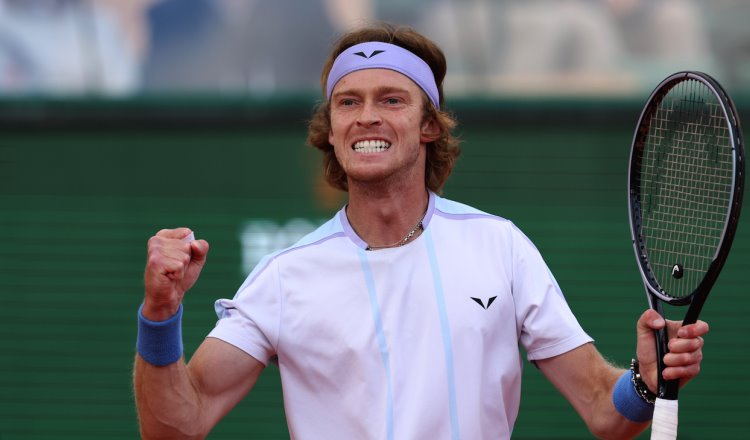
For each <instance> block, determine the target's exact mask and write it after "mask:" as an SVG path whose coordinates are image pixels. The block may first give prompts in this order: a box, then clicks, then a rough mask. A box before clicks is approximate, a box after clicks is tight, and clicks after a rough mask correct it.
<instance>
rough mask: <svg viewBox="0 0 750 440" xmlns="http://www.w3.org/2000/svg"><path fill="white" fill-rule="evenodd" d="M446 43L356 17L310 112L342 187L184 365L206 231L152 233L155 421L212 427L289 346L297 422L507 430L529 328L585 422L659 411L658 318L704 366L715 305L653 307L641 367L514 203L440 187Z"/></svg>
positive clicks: (677, 354)
mask: <svg viewBox="0 0 750 440" xmlns="http://www.w3.org/2000/svg"><path fill="white" fill-rule="evenodd" d="M445 72H446V61H445V58H444V55H443V53H442V51H441V50H440V49H439V48H438V47H437V46H436V45H435V44H434V43H433V42H431V41H430V40H428V39H426V38H425V37H424V36H422V35H420V34H419V33H416V32H415V31H413V30H411V29H408V28H400V27H394V26H391V25H388V24H378V25H375V26H373V27H368V28H364V29H360V30H356V31H354V32H351V33H349V34H346V35H344V36H343V37H342V38H341V39H340V40H339V41H338V42H337V43H336V44H335V46H334V47H333V48H332V51H331V54H330V56H329V59H328V61H327V62H326V64H325V67H324V70H323V75H322V86H323V91H324V96H325V102H323V103H322V104H321V105H320V106H319V107H318V108H317V109H316V112H315V114H314V116H313V118H312V122H311V124H310V127H309V139H308V140H309V143H310V144H311V145H313V146H315V147H317V148H319V149H320V150H322V151H323V154H324V167H325V172H326V176H327V179H328V181H329V182H330V183H331V184H332V185H333V186H335V187H336V188H339V189H342V190H345V191H348V196H349V197H348V203H347V204H346V206H344V207H343V208H342V209H341V210H340V211H339V212H338V213H337V214H336V215H335V216H334V217H333V218H331V219H330V221H328V222H327V223H325V224H324V225H323V226H321V227H320V228H319V229H318V230H316V231H314V232H313V233H311V234H310V235H308V236H307V237H305V238H303V239H302V240H301V241H299V242H298V243H297V244H295V245H294V246H292V247H290V248H288V249H284V250H282V251H279V252H276V253H274V254H272V255H269V256H267V257H266V258H265V259H263V260H262V261H261V262H260V263H259V264H258V266H257V267H256V268H255V269H254V270H253V271H252V273H251V274H250V275H249V276H248V278H247V280H246V281H245V282H244V284H242V286H241V287H240V288H239V290H238V291H237V292H236V294H235V296H234V297H233V298H231V299H220V300H218V301H217V302H216V306H215V308H216V312H217V314H218V321H217V324H216V326H215V328H214V329H213V330H211V331H210V333H209V334H208V337H207V338H206V339H205V341H204V342H203V343H202V344H201V346H200V347H199V348H198V350H197V351H196V352H195V354H194V355H193V356H192V359H191V360H190V363H189V364H186V363H185V361H184V358H183V353H182V340H181V336H180V329H181V324H180V322H181V321H180V320H181V316H182V313H183V309H182V305H181V302H182V298H183V296H184V295H185V292H187V291H188V290H189V289H190V287H191V286H192V285H193V284H194V283H195V281H196V280H197V278H198V276H199V273H200V271H201V268H202V267H203V264H204V263H205V261H206V256H207V253H208V248H209V245H208V243H207V242H206V241H204V240H192V239H191V237H190V236H191V234H192V231H191V230H190V229H187V228H178V229H174V230H162V231H160V232H158V233H157V234H156V235H155V236H154V237H152V238H151V239H150V240H149V252H148V261H147V264H146V270H145V288H146V294H145V300H144V302H143V305H142V306H141V309H140V311H139V314H138V322H139V324H138V327H139V334H138V341H137V352H138V354H137V355H136V361H135V393H136V403H137V409H138V415H139V422H140V428H141V433H142V436H143V437H144V438H147V439H151V438H170V439H176V438H203V437H205V436H206V435H207V434H208V433H209V431H210V430H211V429H212V427H214V426H215V425H216V424H217V423H218V422H219V421H220V420H221V418H222V417H223V416H224V415H226V414H227V413H228V412H229V411H230V410H231V409H232V408H233V407H234V406H235V405H236V404H237V403H238V402H239V401H240V400H241V399H242V398H243V397H244V396H245V395H246V394H247V393H248V392H250V390H251V389H252V388H253V385H254V384H255V382H256V380H257V379H258V377H259V375H260V374H261V372H262V371H263V369H264V368H265V367H266V366H267V365H268V364H269V363H275V364H277V365H278V368H279V371H280V375H281V380H282V389H283V397H284V405H285V410H286V416H287V423H288V427H289V432H290V435H291V436H292V437H293V438H300V439H316V440H319V439H459V438H463V439H485V438H486V439H507V438H510V436H511V434H512V431H513V424H514V422H515V420H516V416H517V414H518V410H519V402H520V398H521V369H522V365H523V363H524V359H522V355H521V354H520V352H519V343H520V344H521V345H522V346H523V348H524V349H525V352H526V357H527V359H528V360H529V361H531V362H533V363H534V364H535V365H536V366H537V367H538V368H539V369H540V370H541V371H542V372H543V373H544V375H545V376H546V377H547V378H548V379H549V380H550V381H551V382H552V383H553V384H554V385H555V386H556V387H557V389H558V390H559V391H560V392H561V393H562V394H563V395H564V396H565V397H566V398H567V399H568V400H569V401H570V403H571V404H572V405H573V407H574V408H575V409H576V411H577V412H578V413H579V414H580V416H581V417H582V419H583V420H584V422H585V423H586V425H587V426H588V427H589V429H590V430H591V432H592V433H593V434H594V435H596V436H598V437H602V438H628V437H632V436H634V435H636V434H637V433H639V432H641V431H642V430H644V429H645V428H646V427H647V426H648V425H649V421H650V418H651V413H652V411H653V404H652V403H651V402H652V401H653V400H652V399H653V391H654V390H655V388H656V381H657V380H656V359H655V356H656V355H655V350H654V340H653V334H652V330H653V329H657V328H661V327H663V326H665V325H668V326H669V328H670V331H671V334H672V340H671V342H670V349H671V353H670V354H668V355H667V356H666V357H665V359H664V361H665V362H666V364H667V365H668V366H669V368H667V369H666V370H665V371H664V376H665V377H667V378H669V379H671V378H679V379H680V380H681V381H682V382H683V383H684V382H687V381H688V380H690V379H691V378H693V377H694V376H695V375H696V374H697V373H698V371H699V368H700V361H701V356H702V352H701V348H702V346H703V340H702V338H701V336H703V335H704V334H705V333H706V332H707V331H708V326H707V324H706V323H704V322H698V323H696V324H694V325H690V326H685V327H681V328H680V326H679V323H677V322H665V321H664V320H663V319H661V318H660V317H659V316H658V314H656V313H655V312H653V311H646V312H645V313H643V315H641V317H640V319H638V321H637V323H636V336H637V346H636V349H635V353H634V357H635V358H636V359H637V361H636V362H633V365H632V366H631V368H630V369H622V368H618V367H615V366H613V365H611V364H609V363H608V362H607V361H605V360H604V359H603V357H602V356H601V355H600V354H599V352H598V351H597V349H596V348H595V346H594V345H593V343H592V339H591V338H590V337H589V336H588V335H587V334H586V333H585V331H584V330H583V329H582V328H581V326H580V325H579V324H578V322H577V320H576V318H575V317H574V315H573V313H572V312H571V310H570V308H569V307H568V305H567V304H566V301H565V298H564V297H563V294H562V292H561V291H560V288H559V286H558V284H557V283H556V282H555V279H554V278H553V276H552V274H551V273H550V271H549V269H548V268H547V266H546V264H545V262H544V261H543V259H542V257H541V256H540V254H539V252H538V251H537V249H536V248H535V247H534V245H533V244H532V243H531V242H530V241H529V239H528V238H527V237H526V236H525V235H524V234H523V233H522V232H521V231H520V230H519V229H518V228H516V227H515V226H514V225H513V223H511V222H510V221H508V220H506V219H504V218H501V217H498V216H496V215H491V214H488V213H484V212H481V211H479V210H477V209H474V208H472V207H470V206H467V205H464V204H461V203H458V202H455V201H451V200H448V199H445V198H442V197H441V196H440V193H441V188H442V187H443V184H444V183H445V181H446V179H447V178H448V176H449V174H450V172H451V169H452V167H453V164H454V162H455V160H456V158H457V156H458V154H459V146H458V141H457V140H456V138H454V137H453V135H452V134H451V131H452V129H453V128H454V126H455V121H454V120H453V119H452V118H451V117H450V116H449V115H448V114H447V113H445V112H444V111H443V108H442V106H443V94H442V81H443V78H444V76H445Z"/></svg>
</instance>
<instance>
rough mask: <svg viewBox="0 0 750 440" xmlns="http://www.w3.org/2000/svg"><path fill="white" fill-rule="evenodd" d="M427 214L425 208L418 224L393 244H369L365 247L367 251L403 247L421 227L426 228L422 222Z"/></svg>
mask: <svg viewBox="0 0 750 440" xmlns="http://www.w3.org/2000/svg"><path fill="white" fill-rule="evenodd" d="M426 215H427V211H426V210H425V212H424V214H422V218H420V219H419V221H418V222H417V224H416V225H414V227H413V228H411V230H410V231H409V232H408V233H407V234H406V236H405V237H404V238H402V239H401V240H399V241H397V242H395V243H393V244H389V245H385V246H370V245H369V244H368V245H367V248H365V250H366V251H375V250H378V249H388V248H393V247H401V246H403V245H405V244H406V243H407V242H408V241H409V240H410V239H411V238H412V237H414V234H416V233H417V231H419V230H420V229H421V230H424V226H423V225H422V222H423V221H424V218H425V216H426Z"/></svg>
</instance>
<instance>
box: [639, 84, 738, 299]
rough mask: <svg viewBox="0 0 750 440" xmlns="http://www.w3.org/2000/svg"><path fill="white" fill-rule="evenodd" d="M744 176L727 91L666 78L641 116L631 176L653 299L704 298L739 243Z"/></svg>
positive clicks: (643, 271)
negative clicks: (737, 233)
mask: <svg viewBox="0 0 750 440" xmlns="http://www.w3.org/2000/svg"><path fill="white" fill-rule="evenodd" d="M744 174H745V171H744V147H743V142H742V134H741V129H740V123H739V118H738V116H737V111H736V108H735V106H734V103H733V102H732V100H731V99H730V97H729V95H728V94H727V93H726V91H725V90H724V89H723V88H722V87H721V85H720V84H719V83H718V82H717V81H716V80H715V79H713V78H712V77H710V76H709V75H707V74H705V73H701V72H692V71H684V72H678V73H675V74H672V75H670V76H669V77H667V78H666V79H664V80H663V81H662V82H661V83H660V84H659V85H658V86H657V87H656V88H655V89H654V91H653V92H652V93H651V95H650V96H649V98H648V100H647V101H646V104H645V106H644V109H643V111H642V112H641V115H640V118H639V120H638V124H637V126H636V130H635V134H634V137H633V143H632V148H631V154H630V164H629V173H628V209H629V216H630V226H631V228H630V229H631V238H632V241H633V249H634V251H635V256H636V260H637V262H638V267H639V269H640V272H641V277H642V278H643V281H644V285H645V286H646V288H647V290H648V291H649V293H650V294H651V295H653V296H654V297H656V298H658V299H660V300H662V301H664V302H666V303H668V304H671V305H685V304H689V303H691V302H692V301H693V299H694V297H695V296H696V295H700V296H702V300H705V296H707V295H708V291H709V290H710V289H711V287H712V285H713V283H714V281H715V280H716V278H717V277H718V274H719V272H720V271H721V268H722V266H723V264H724V261H725V260H726V257H727V255H728V253H729V249H730V247H731V243H732V240H733V238H734V234H735V231H736V228H737V222H738V219H739V214H740V208H741V206H742V195H743V188H744ZM650 300H651V298H650ZM701 305H702V303H701ZM652 306H653V304H652ZM695 313H697V311H696V312H695Z"/></svg>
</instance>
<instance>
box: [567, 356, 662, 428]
mask: <svg viewBox="0 0 750 440" xmlns="http://www.w3.org/2000/svg"><path fill="white" fill-rule="evenodd" d="M623 374H630V372H629V371H628V370H623V369H620V368H615V367H612V366H608V367H605V371H603V372H602V375H603V377H602V379H601V380H602V382H601V383H602V384H603V388H602V389H601V390H602V391H601V392H599V393H598V394H597V396H596V400H595V401H594V402H593V403H592V404H591V405H590V406H589V408H588V410H583V409H580V410H578V412H579V413H580V414H581V416H582V417H583V418H584V420H585V421H586V425H587V426H588V428H589V430H590V431H591V432H592V434H594V435H595V436H596V437H597V438H600V439H630V438H634V437H636V436H637V435H638V434H640V433H641V432H643V431H644V430H645V429H646V428H648V426H649V424H650V421H645V422H633V421H631V420H628V419H627V418H626V417H624V416H623V415H622V414H621V413H620V412H619V411H618V410H617V408H616V407H615V404H614V398H613V393H615V384H616V383H617V381H618V380H619V379H620V378H621V377H622V376H623ZM627 386H631V384H630V383H628V384H627ZM577 409H578V408H577Z"/></svg>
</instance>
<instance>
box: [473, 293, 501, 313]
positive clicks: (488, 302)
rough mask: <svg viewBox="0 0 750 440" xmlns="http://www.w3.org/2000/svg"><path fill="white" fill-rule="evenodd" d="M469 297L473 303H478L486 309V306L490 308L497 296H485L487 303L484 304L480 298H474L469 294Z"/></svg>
mask: <svg viewBox="0 0 750 440" xmlns="http://www.w3.org/2000/svg"><path fill="white" fill-rule="evenodd" d="M470 298H471V299H473V300H474V302H475V303H477V304H479V305H480V306H481V307H482V308H483V309H485V310H487V309H488V308H490V306H491V305H492V303H493V302H494V301H495V299H496V298H497V296H493V297H491V298H487V304H486V305H485V303H484V301H482V299H481V298H475V297H473V296H471V297H470Z"/></svg>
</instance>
